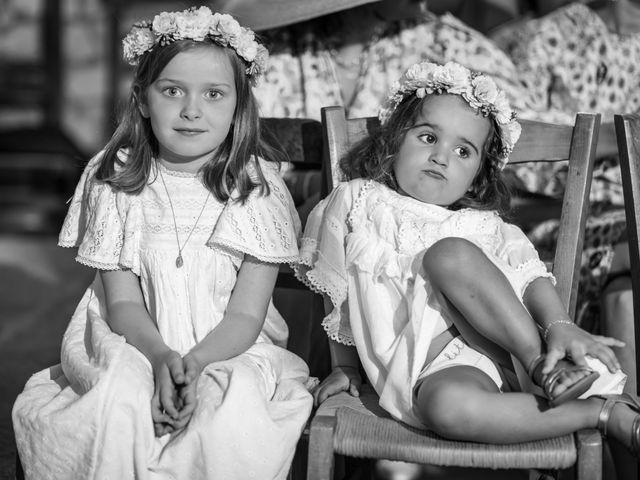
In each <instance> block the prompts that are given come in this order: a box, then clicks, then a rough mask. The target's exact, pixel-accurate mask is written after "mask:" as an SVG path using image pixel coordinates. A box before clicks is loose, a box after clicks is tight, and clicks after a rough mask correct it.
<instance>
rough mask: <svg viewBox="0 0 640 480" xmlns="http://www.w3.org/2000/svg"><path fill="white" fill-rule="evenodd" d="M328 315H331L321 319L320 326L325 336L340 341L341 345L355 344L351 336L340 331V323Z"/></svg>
mask: <svg viewBox="0 0 640 480" xmlns="http://www.w3.org/2000/svg"><path fill="white" fill-rule="evenodd" d="M330 317H331V315H329V316H328V317H327V318H325V319H324V320H323V321H322V328H324V331H325V332H326V333H327V336H328V337H329V338H330V339H331V340H333V341H334V342H338V343H341V344H342V345H347V346H349V347H353V346H355V344H356V343H355V341H354V340H353V336H351V335H347V334H345V333H342V332H340V323H339V322H336V321H335V320H333V319H331V318H330Z"/></svg>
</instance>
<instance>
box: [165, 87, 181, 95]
mask: <svg viewBox="0 0 640 480" xmlns="http://www.w3.org/2000/svg"><path fill="white" fill-rule="evenodd" d="M162 93H164V94H165V95H167V96H168V97H178V96H180V95H181V94H182V91H181V90H180V89H179V88H178V87H167V88H165V89H163V90H162Z"/></svg>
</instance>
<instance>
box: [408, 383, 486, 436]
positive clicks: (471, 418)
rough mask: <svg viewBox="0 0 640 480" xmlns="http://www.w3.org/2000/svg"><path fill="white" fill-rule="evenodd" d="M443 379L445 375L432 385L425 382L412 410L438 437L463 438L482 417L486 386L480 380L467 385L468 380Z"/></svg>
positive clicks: (484, 406)
mask: <svg viewBox="0 0 640 480" xmlns="http://www.w3.org/2000/svg"><path fill="white" fill-rule="evenodd" d="M439 373H440V372H438V373H436V374H434V375H438V374H439ZM451 373H453V372H451ZM446 375H449V373H444V375H443V376H442V377H443V378H434V380H435V381H434V382H430V381H429V380H427V381H426V382H425V383H423V384H422V386H421V387H420V389H419V391H418V392H417V393H418V395H417V398H416V408H417V411H418V413H419V415H420V418H421V420H422V421H423V422H424V424H425V426H427V427H428V428H429V429H430V430H433V431H434V432H435V433H437V434H438V435H441V436H443V437H447V438H452V439H457V438H467V437H468V435H469V432H470V431H473V430H474V428H473V425H475V424H476V423H477V421H478V419H479V418H482V416H483V414H484V411H485V408H486V405H485V400H486V397H485V395H484V393H486V392H485V387H484V385H485V383H486V382H485V381H484V379H482V381H479V382H477V383H474V382H473V381H472V382H469V381H468V380H469V379H468V378H467V379H462V378H461V379H459V380H455V381H452V380H451V379H447V378H446V377H445V376H446ZM465 377H468V376H467V375H465ZM487 378H488V377H487ZM487 388H490V387H487Z"/></svg>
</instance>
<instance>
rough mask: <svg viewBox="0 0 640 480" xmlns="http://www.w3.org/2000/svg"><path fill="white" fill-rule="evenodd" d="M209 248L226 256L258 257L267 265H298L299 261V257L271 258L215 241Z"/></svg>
mask: <svg viewBox="0 0 640 480" xmlns="http://www.w3.org/2000/svg"><path fill="white" fill-rule="evenodd" d="M207 247H209V248H210V249H212V250H214V251H220V252H221V253H224V254H226V255H230V256H233V257H238V253H240V254H242V255H251V256H252V257H256V258H257V259H258V260H260V261H263V262H267V263H291V264H293V263H297V262H298V261H299V257H298V255H289V256H284V257H283V256H269V255H265V254H263V253H262V252H252V251H250V250H249V249H248V248H247V249H241V248H240V247H239V246H238V245H234V244H232V243H231V242H226V241H221V240H214V241H213V242H211V243H207Z"/></svg>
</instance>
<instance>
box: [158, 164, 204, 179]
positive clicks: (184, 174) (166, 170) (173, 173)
mask: <svg viewBox="0 0 640 480" xmlns="http://www.w3.org/2000/svg"><path fill="white" fill-rule="evenodd" d="M156 166H157V167H158V168H159V169H160V170H162V173H163V174H164V173H166V174H167V175H171V176H172V177H182V178H196V177H197V176H199V175H200V174H199V173H197V172H195V173H194V172H183V171H181V170H171V169H169V168H167V167H166V166H165V165H164V164H162V163H161V162H159V161H158V160H156Z"/></svg>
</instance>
